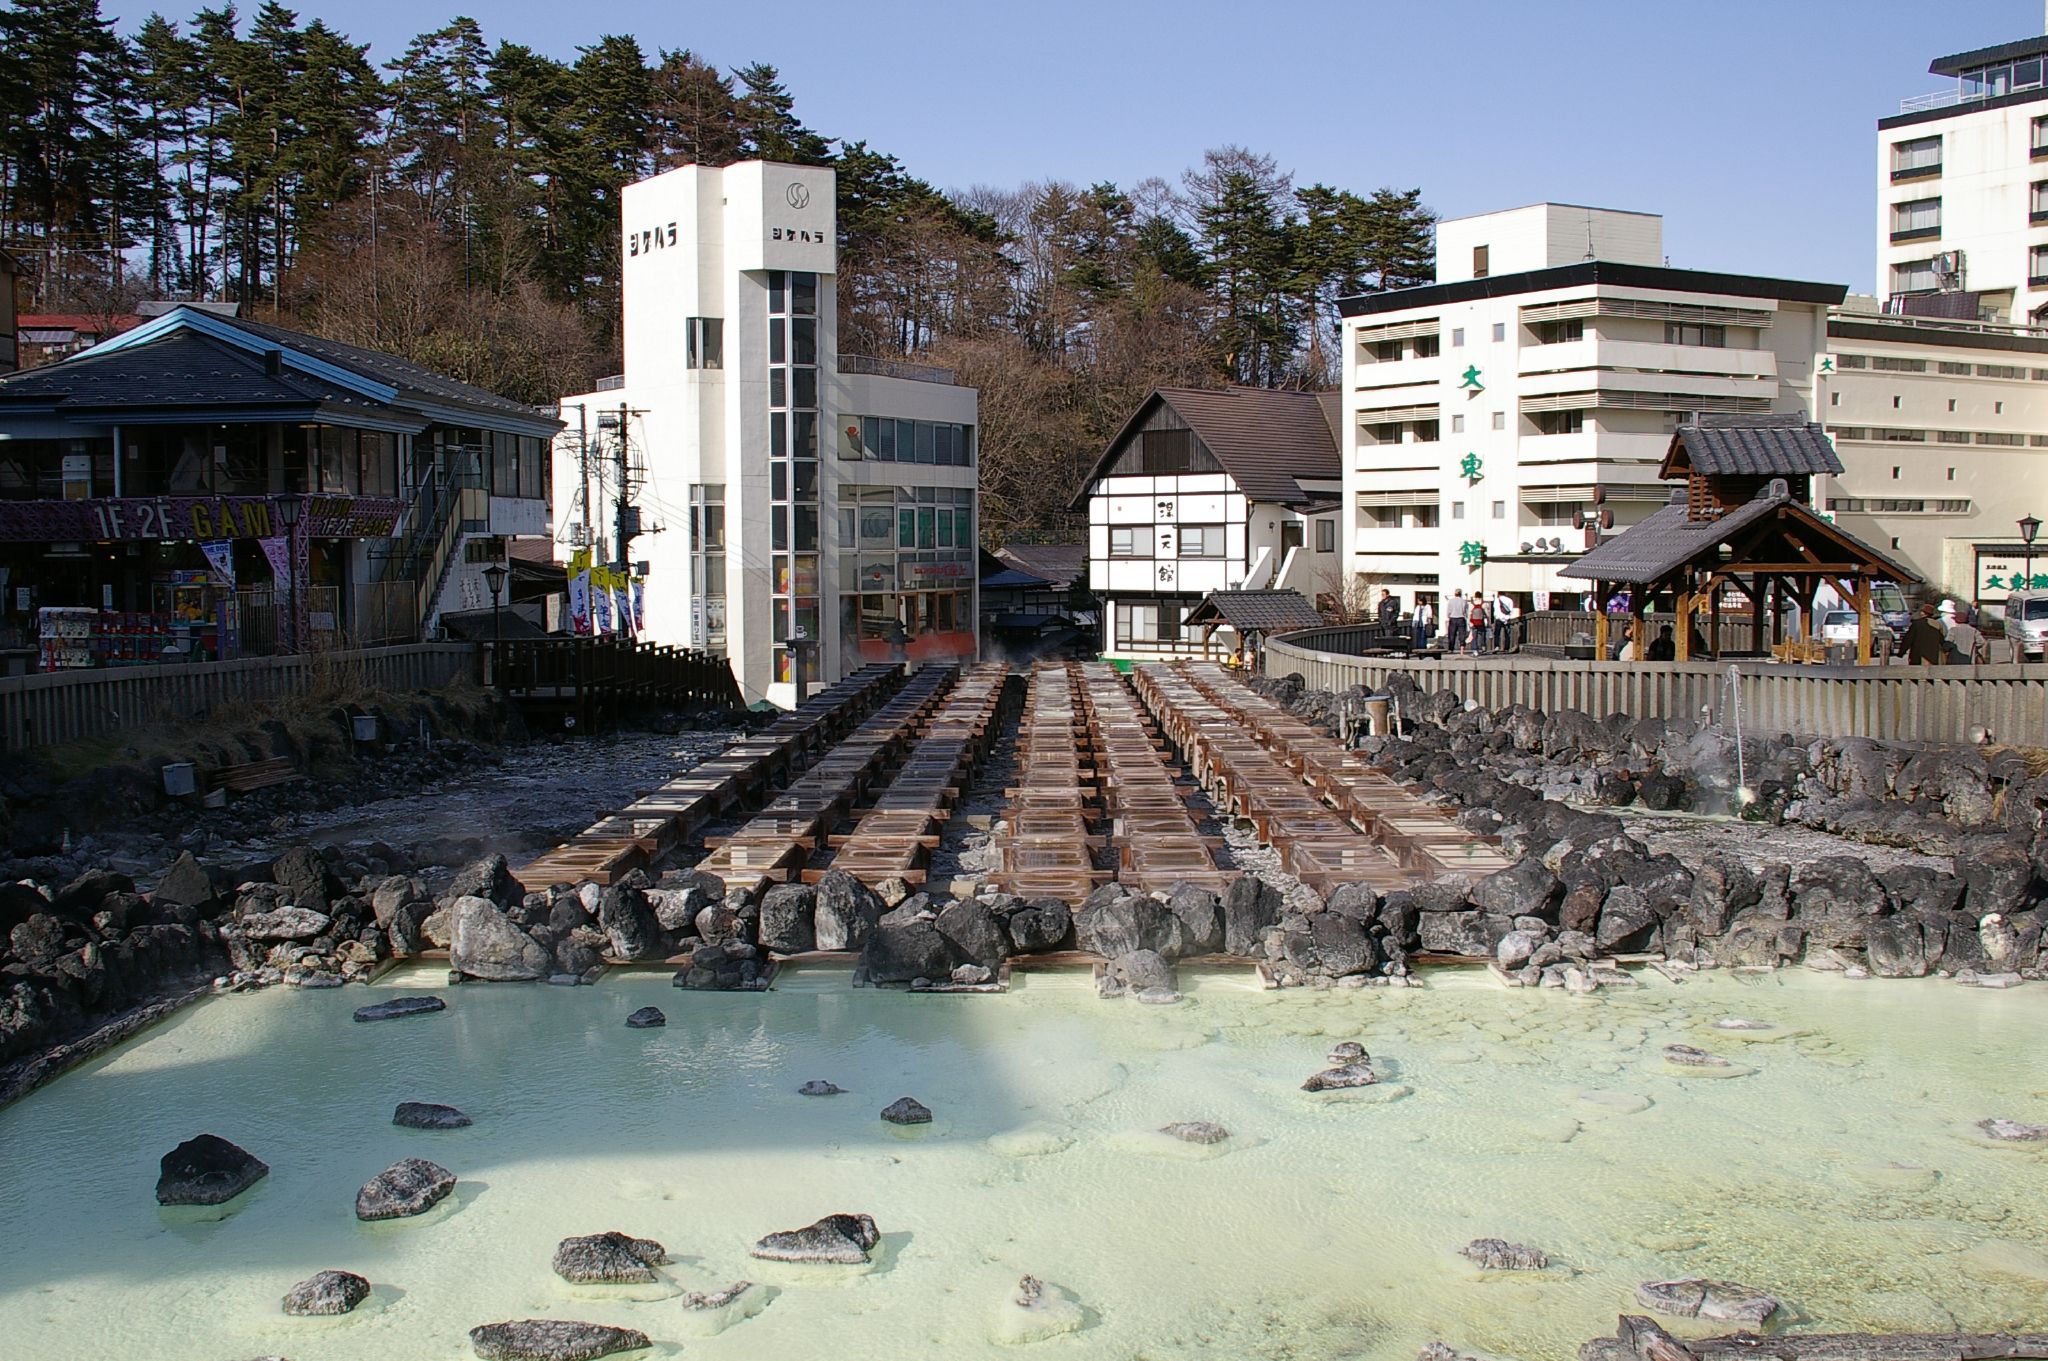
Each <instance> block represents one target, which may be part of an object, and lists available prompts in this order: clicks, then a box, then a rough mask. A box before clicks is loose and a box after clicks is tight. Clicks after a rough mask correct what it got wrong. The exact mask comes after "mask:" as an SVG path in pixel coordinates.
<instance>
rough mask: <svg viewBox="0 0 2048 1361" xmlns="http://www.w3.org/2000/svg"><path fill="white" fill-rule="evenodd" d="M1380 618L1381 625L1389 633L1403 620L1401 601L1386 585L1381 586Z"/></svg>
mask: <svg viewBox="0 0 2048 1361" xmlns="http://www.w3.org/2000/svg"><path fill="white" fill-rule="evenodd" d="M1379 620H1380V627H1381V628H1383V629H1385V630H1386V631H1387V632H1389V633H1392V632H1393V631H1394V628H1395V626H1396V625H1398V624H1399V623H1400V622H1401V602H1400V601H1398V600H1396V599H1394V593H1393V592H1392V591H1390V590H1388V589H1387V588H1386V587H1384V586H1382V587H1381V588H1380V604H1379Z"/></svg>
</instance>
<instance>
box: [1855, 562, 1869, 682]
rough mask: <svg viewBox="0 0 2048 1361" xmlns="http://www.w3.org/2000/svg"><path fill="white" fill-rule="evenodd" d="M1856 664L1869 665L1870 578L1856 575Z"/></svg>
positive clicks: (1859, 574) (1860, 574)
mask: <svg viewBox="0 0 2048 1361" xmlns="http://www.w3.org/2000/svg"><path fill="white" fill-rule="evenodd" d="M1856 665H1858V666H1868V665H1870V578H1869V577H1867V576H1864V575H1863V574H1862V573H1860V572H1859V573H1857V575H1856Z"/></svg>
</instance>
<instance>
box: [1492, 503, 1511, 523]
mask: <svg viewBox="0 0 2048 1361" xmlns="http://www.w3.org/2000/svg"><path fill="white" fill-rule="evenodd" d="M1493 518H1494V519H1496V520H1505V519H1507V518H1508V503H1507V502H1505V501H1495V502H1494V503H1493Z"/></svg>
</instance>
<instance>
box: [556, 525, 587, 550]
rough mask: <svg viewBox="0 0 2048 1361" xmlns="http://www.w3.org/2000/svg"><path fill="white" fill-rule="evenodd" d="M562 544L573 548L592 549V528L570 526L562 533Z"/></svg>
mask: <svg viewBox="0 0 2048 1361" xmlns="http://www.w3.org/2000/svg"><path fill="white" fill-rule="evenodd" d="M562 542H563V543H565V544H567V545H569V547H571V548H588V547H590V526H589V525H570V526H569V527H568V528H566V529H564V530H563V531H562Z"/></svg>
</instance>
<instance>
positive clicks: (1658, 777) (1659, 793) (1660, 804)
mask: <svg viewBox="0 0 2048 1361" xmlns="http://www.w3.org/2000/svg"><path fill="white" fill-rule="evenodd" d="M1636 787H1637V789H1638V790H1639V791H1640V792H1641V796H1642V800H1643V807H1645V808H1650V809H1654V810H1656V811H1657V812H1660V813H1668V812H1672V811H1674V810H1676V809H1680V808H1683V807H1685V805H1686V797H1685V781H1684V780H1682V779H1680V778H1679V777H1678V776H1676V775H1667V774H1666V773H1664V772H1663V771H1661V770H1653V771H1651V772H1650V773H1649V774H1647V775H1645V776H1643V778H1642V779H1641V780H1639V781H1637V785H1636Z"/></svg>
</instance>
